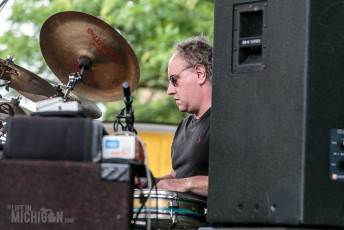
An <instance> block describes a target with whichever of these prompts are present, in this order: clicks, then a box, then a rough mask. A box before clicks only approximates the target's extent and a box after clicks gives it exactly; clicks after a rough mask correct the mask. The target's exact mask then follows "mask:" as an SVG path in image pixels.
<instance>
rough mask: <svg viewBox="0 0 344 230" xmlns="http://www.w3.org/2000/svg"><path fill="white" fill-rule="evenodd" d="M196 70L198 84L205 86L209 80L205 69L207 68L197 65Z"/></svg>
mask: <svg viewBox="0 0 344 230" xmlns="http://www.w3.org/2000/svg"><path fill="white" fill-rule="evenodd" d="M195 70H196V73H197V82H198V84H200V85H203V84H204V83H205V82H206V80H207V71H206V69H205V66H204V65H200V64H199V65H196V66H195Z"/></svg>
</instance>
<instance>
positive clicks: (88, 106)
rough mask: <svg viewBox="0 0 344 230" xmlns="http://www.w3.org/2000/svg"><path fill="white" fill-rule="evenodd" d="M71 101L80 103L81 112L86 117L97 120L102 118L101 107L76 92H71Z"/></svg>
mask: <svg viewBox="0 0 344 230" xmlns="http://www.w3.org/2000/svg"><path fill="white" fill-rule="evenodd" d="M69 99H70V100H71V101H78V102H79V103H80V105H81V111H82V112H83V113H84V115H85V116H87V117H90V118H92V119H97V118H100V117H101V116H102V111H101V110H100V109H99V107H98V106H97V105H96V104H95V103H94V102H93V101H91V100H89V99H88V98H86V97H83V96H81V95H79V94H78V93H76V92H71V93H70V94H69Z"/></svg>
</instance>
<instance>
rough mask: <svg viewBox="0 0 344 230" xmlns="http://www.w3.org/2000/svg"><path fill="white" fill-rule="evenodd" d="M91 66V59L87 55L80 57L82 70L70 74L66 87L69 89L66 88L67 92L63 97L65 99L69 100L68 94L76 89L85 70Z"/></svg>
mask: <svg viewBox="0 0 344 230" xmlns="http://www.w3.org/2000/svg"><path fill="white" fill-rule="evenodd" d="M91 66H92V61H91V59H89V58H87V57H81V58H80V59H79V68H80V72H76V73H71V74H69V81H68V83H67V87H66V88H67V90H66V93H65V95H64V97H63V101H67V100H68V96H69V94H70V92H71V91H72V90H73V89H74V86H75V84H76V83H77V82H78V81H82V76H83V74H84V70H88V69H89V68H90V67H91Z"/></svg>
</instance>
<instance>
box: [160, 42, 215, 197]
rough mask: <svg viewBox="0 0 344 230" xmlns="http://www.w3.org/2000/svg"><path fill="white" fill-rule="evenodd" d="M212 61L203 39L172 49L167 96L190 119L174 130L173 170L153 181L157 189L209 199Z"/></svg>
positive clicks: (210, 49)
mask: <svg viewBox="0 0 344 230" xmlns="http://www.w3.org/2000/svg"><path fill="white" fill-rule="evenodd" d="M212 60H213V55H212V46H211V45H209V43H208V42H207V40H206V38H205V37H203V36H197V37H192V38H189V39H187V40H184V41H182V42H180V43H178V44H177V45H176V47H175V48H174V51H173V55H172V57H171V58H170V61H169V66H168V76H169V77H168V80H169V84H168V88H167V94H168V95H170V96H171V97H173V99H174V100H175V101H176V104H177V107H178V109H179V110H180V111H181V112H187V113H189V115H188V116H187V117H186V118H185V119H184V120H183V121H182V122H181V123H180V124H179V125H178V127H177V130H176V132H175V135H174V139H173V143H172V154H171V155H172V169H171V172H170V174H168V175H165V176H163V177H160V178H156V182H157V184H156V187H157V188H158V189H165V190H171V191H178V192H191V193H194V194H198V195H202V196H207V195H208V157H209V140H210V113H211V95H212Z"/></svg>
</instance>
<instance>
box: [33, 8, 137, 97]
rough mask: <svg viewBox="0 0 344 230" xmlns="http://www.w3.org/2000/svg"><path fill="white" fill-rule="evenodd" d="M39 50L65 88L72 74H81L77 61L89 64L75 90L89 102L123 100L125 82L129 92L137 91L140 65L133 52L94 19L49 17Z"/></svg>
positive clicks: (71, 15)
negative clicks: (127, 84)
mask: <svg viewBox="0 0 344 230" xmlns="http://www.w3.org/2000/svg"><path fill="white" fill-rule="evenodd" d="M40 46H41V51H42V54H43V57H44V59H45V61H46V63H47V65H48V66H49V67H50V69H51V70H52V72H53V73H54V74H55V75H56V76H57V78H58V79H59V80H60V81H61V82H62V83H63V84H65V85H67V84H68V80H69V75H70V74H71V73H76V72H80V68H79V59H80V58H86V59H88V60H89V61H90V62H91V63H92V65H91V66H90V68H89V69H88V70H85V71H84V72H83V78H82V79H83V80H82V81H79V82H77V84H76V85H75V88H74V91H75V92H77V93H80V94H81V95H83V96H85V97H88V98H90V99H92V100H95V101H117V100H120V99H122V98H123V89H122V83H123V82H125V81H126V82H128V83H129V85H130V89H131V90H132V92H133V91H134V90H135V89H136V87H137V84H138V81H139V64H138V61H137V58H136V56H135V54H134V52H133V50H132V48H131V47H130V45H129V44H128V43H127V41H126V40H125V39H124V38H123V37H122V36H121V35H120V34H119V33H118V32H117V31H116V30H115V29H114V28H113V27H111V26H110V25H108V24H106V23H105V22H104V21H102V20H100V19H98V18H96V17H94V16H91V15H88V14H85V13H81V12H75V11H66V12H60V13H57V14H55V15H53V16H51V17H50V18H48V19H47V20H46V21H45V22H44V24H43V26H42V28H41V31H40Z"/></svg>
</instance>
